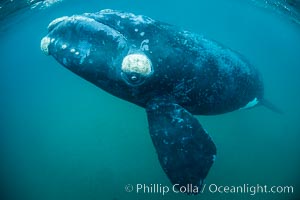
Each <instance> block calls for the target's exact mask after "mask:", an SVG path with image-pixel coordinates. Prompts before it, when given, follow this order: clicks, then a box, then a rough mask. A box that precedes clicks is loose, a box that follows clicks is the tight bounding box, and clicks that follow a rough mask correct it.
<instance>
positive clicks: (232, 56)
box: [41, 10, 263, 187]
mask: <svg viewBox="0 0 300 200" xmlns="http://www.w3.org/2000/svg"><path fill="white" fill-rule="evenodd" d="M48 30H49V33H48V35H47V36H46V37H44V38H43V40H42V43H41V48H42V50H43V51H44V52H46V53H47V54H50V55H52V56H53V57H54V58H55V59H56V60H57V61H58V62H59V63H61V64H62V65H64V66H65V67H66V68H68V69H70V70H71V71H73V72H74V73H76V74H78V75H79V76H81V77H83V78H84V79H86V80H88V81H90V82H92V83H93V84H95V85H96V86H98V87H100V88H102V89H104V90H106V91H107V92H109V93H111V94H113V95H115V96H117V97H119V98H122V99H124V100H127V101H129V102H132V103H134V104H136V105H139V106H141V107H143V108H145V109H146V111H147V115H148V122H149V130H150V135H151V138H152V141H153V143H154V146H155V147H156V150H157V153H158V157H159V161H160V163H161V165H162V167H163V169H164V171H165V172H166V174H167V175H168V177H169V179H170V180H171V182H172V183H173V184H179V186H180V185H186V184H193V185H196V186H199V187H201V186H202V183H203V180H204V178H205V177H206V175H207V173H208V171H209V169H210V167H211V165H212V164H213V162H214V159H215V155H216V147H215V145H214V143H213V142H212V140H211V138H210V137H209V135H208V134H207V133H206V132H205V131H204V129H203V128H202V127H201V125H200V123H199V122H198V121H197V119H196V118H194V117H193V115H200V114H201V115H215V114H222V113H226V112H231V111H234V110H237V109H240V108H245V107H253V106H255V105H256V104H258V103H259V102H260V101H262V100H263V83H262V79H261V77H260V75H259V72H258V71H257V70H256V69H255V68H254V67H253V66H252V65H250V64H249V63H248V62H247V61H246V60H245V59H244V58H243V57H242V56H241V55H239V54H238V53H236V52H234V51H232V50H230V49H228V48H225V47H224V46H222V45H220V44H218V43H217V42H214V41H211V40H208V39H206V38H204V37H203V36H201V35H197V34H194V33H191V32H188V31H184V30H181V29H179V28H177V27H174V26H172V25H169V24H166V23H162V22H158V21H155V20H153V19H151V18H148V17H145V16H141V15H134V14H131V13H125V12H119V11H114V10H103V11H100V12H98V13H86V14H83V15H75V16H72V17H62V18H58V19H56V20H54V21H53V22H52V23H51V24H50V25H49V27H48Z"/></svg>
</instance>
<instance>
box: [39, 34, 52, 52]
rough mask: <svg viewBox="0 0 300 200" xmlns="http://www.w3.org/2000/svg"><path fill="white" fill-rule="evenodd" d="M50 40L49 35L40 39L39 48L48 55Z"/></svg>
mask: <svg viewBox="0 0 300 200" xmlns="http://www.w3.org/2000/svg"><path fill="white" fill-rule="evenodd" d="M50 42H51V39H50V38H49V37H44V38H43V39H42V40H41V50H42V51H43V52H44V53H45V54H46V55H49V50H48V46H49V44H50Z"/></svg>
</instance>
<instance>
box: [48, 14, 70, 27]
mask: <svg viewBox="0 0 300 200" xmlns="http://www.w3.org/2000/svg"><path fill="white" fill-rule="evenodd" d="M66 19H68V17H67V16H63V17H60V18H57V19H55V20H53V21H52V22H51V23H50V24H49V25H48V30H49V29H51V28H52V27H54V26H55V25H56V24H58V23H59V22H62V21H64V20H66Z"/></svg>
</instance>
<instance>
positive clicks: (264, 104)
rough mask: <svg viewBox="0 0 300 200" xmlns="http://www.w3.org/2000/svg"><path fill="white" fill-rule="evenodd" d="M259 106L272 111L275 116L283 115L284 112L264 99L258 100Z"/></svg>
mask: <svg viewBox="0 0 300 200" xmlns="http://www.w3.org/2000/svg"><path fill="white" fill-rule="evenodd" d="M260 105H262V106H264V107H266V108H268V109H270V110H272V111H273V112H275V113H277V114H281V115H282V114H284V112H283V111H282V110H281V109H280V108H278V107H277V106H275V105H274V104H273V103H271V102H270V101H268V100H266V99H262V100H260Z"/></svg>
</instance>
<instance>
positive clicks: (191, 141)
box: [146, 99, 216, 193]
mask: <svg viewBox="0 0 300 200" xmlns="http://www.w3.org/2000/svg"><path fill="white" fill-rule="evenodd" d="M146 109H147V115H148V123H149V129H150V135H151V138H152V141H153V144H154V146H155V148H156V151H157V154H158V158H159V162H160V164H161V166H162V168H163V170H164V171H165V173H166V174H167V175H168V177H169V179H170V180H171V182H172V184H178V185H176V187H177V188H179V187H180V186H187V185H188V184H192V186H193V187H194V186H196V187H197V188H198V189H199V191H196V190H194V191H187V192H188V193H198V192H200V188H201V187H202V183H203V180H204V178H205V177H206V175H207V174H208V171H209V169H210V167H211V166H212V164H213V162H214V159H215V155H216V146H215V144H214V143H213V141H212V139H211V138H210V136H209V135H208V134H207V133H206V132H205V130H204V129H203V128H202V126H201V125H200V123H199V122H198V120H197V119H196V118H195V117H194V116H193V115H192V114H191V113H189V112H188V111H187V110H185V109H184V108H183V107H181V106H180V105H178V104H176V103H172V102H170V101H168V100H166V99H155V100H152V101H150V102H149V103H148V104H147V108H146ZM196 187H195V188H196Z"/></svg>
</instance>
